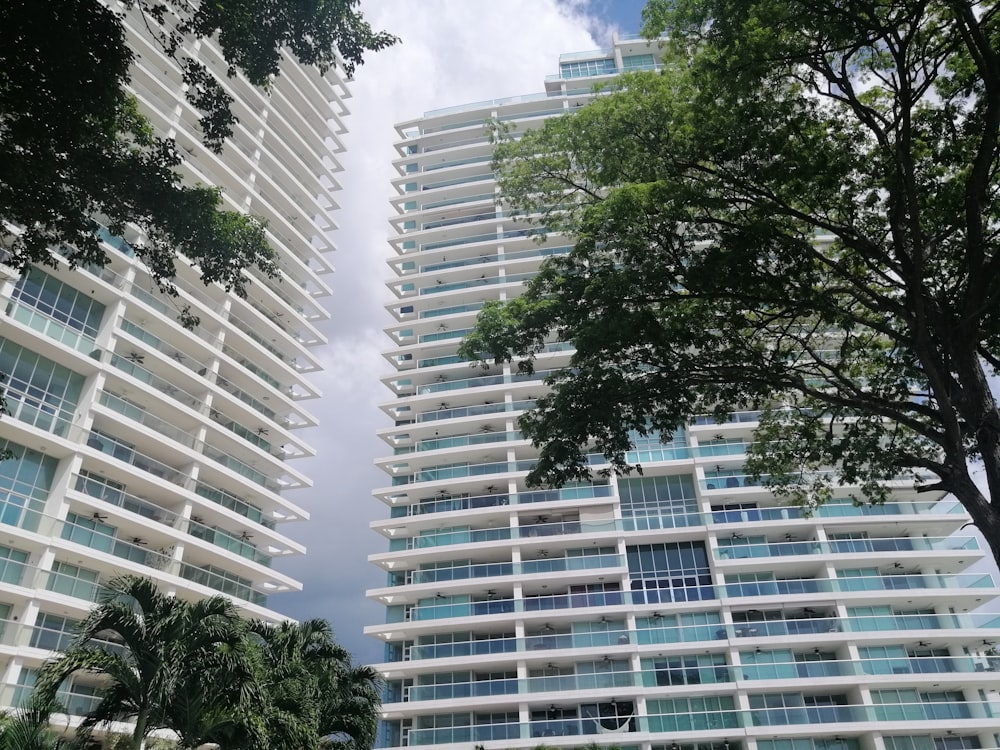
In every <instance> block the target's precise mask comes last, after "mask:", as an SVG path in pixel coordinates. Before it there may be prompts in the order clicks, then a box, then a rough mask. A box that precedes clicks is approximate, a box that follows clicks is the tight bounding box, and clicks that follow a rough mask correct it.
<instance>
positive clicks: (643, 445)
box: [628, 430, 688, 451]
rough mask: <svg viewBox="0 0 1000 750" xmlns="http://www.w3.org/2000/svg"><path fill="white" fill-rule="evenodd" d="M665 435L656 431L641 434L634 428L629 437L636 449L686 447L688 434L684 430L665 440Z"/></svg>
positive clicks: (649, 449)
mask: <svg viewBox="0 0 1000 750" xmlns="http://www.w3.org/2000/svg"><path fill="white" fill-rule="evenodd" d="M663 437H664V436H663V435H661V434H660V433H659V432H654V433H652V434H650V435H645V436H643V435H640V434H639V433H638V432H636V431H635V430H632V431H630V432H629V434H628V439H629V441H631V443H632V445H633V448H632V450H634V451H654V450H659V449H661V448H684V447H686V446H687V444H688V441H687V434H686V433H685V432H684V430H677V431H676V432H675V433H674V434H673V435H670V436H669V439H667V440H664V439H663Z"/></svg>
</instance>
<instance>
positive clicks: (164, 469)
mask: <svg viewBox="0 0 1000 750" xmlns="http://www.w3.org/2000/svg"><path fill="white" fill-rule="evenodd" d="M87 445H88V446H90V447H91V448H94V449H96V450H98V451H100V452H101V453H105V454H107V455H109V456H112V457H113V458H116V459H118V460H119V461H124V462H125V463H127V464H130V465H132V466H134V467H135V468H137V469H139V470H140V471H144V472H146V473H148V474H152V475H153V476H155V477H158V478H160V479H164V480H166V481H168V482H171V483H173V484H183V483H184V480H185V478H186V474H184V473H183V472H181V471H178V470H177V469H175V468H174V467H172V466H169V465H168V464H165V463H163V462H162V461H159V460H157V459H155V458H153V457H152V456H147V455H146V454H144V453H140V452H139V451H137V450H136V449H135V447H134V446H132V445H131V444H129V443H125V442H122V441H120V440H118V439H117V438H115V437H112V436H111V435H108V434H107V433H105V432H97V431H92V432H91V434H90V437H89V438H87Z"/></svg>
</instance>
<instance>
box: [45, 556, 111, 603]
mask: <svg viewBox="0 0 1000 750" xmlns="http://www.w3.org/2000/svg"><path fill="white" fill-rule="evenodd" d="M99 579H100V574H98V572H97V571H96V570H88V569H87V568H81V567H80V566H79V565H72V564H70V563H66V562H60V561H58V560H57V561H56V562H54V563H52V572H51V573H49V580H48V582H47V584H46V586H45V588H47V589H48V590H49V591H55V592H56V593H57V594H65V595H66V596H72V597H75V598H77V599H86V600H88V601H95V600H96V599H97V592H98V590H99V584H98V581H99Z"/></svg>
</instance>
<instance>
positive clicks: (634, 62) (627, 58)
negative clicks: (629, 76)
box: [622, 55, 656, 71]
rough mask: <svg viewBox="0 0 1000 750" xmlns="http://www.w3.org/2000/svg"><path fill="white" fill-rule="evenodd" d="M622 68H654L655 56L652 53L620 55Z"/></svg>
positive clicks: (627, 69)
mask: <svg viewBox="0 0 1000 750" xmlns="http://www.w3.org/2000/svg"><path fill="white" fill-rule="evenodd" d="M622 69H623V70H626V71H629V70H655V69H656V58H654V57H653V56H652V55H624V56H623V57H622Z"/></svg>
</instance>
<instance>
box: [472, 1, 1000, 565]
mask: <svg viewBox="0 0 1000 750" xmlns="http://www.w3.org/2000/svg"><path fill="white" fill-rule="evenodd" d="M644 14H645V15H644V18H645V19H646V21H647V27H646V31H647V33H648V34H650V35H652V36H656V35H659V34H661V33H665V35H666V39H667V40H668V41H667V42H666V43H665V45H664V47H663V51H664V52H665V57H664V59H663V64H662V68H661V70H659V71H658V72H646V73H635V74H629V75H624V76H622V77H621V78H620V79H619V80H618V81H617V82H616V83H615V84H614V85H613V87H612V90H611V91H609V92H608V93H607V94H606V95H605V96H600V97H597V98H596V99H595V100H594V101H593V102H592V103H591V104H589V105H587V106H586V107H583V108H581V109H580V110H577V111H575V112H574V113H573V114H570V115H567V116H565V117H560V118H555V119H551V120H549V121H547V122H546V123H545V125H544V127H542V128H539V129H537V130H533V131H530V132H527V133H525V134H524V135H523V137H522V138H520V139H519V140H516V141H515V140H512V139H509V138H504V136H503V133H502V132H500V133H499V135H500V139H501V143H500V144H499V145H498V147H497V151H496V160H495V165H494V166H495V168H496V170H497V172H498V179H499V183H500V186H501V191H502V194H503V195H504V197H505V199H506V200H507V201H508V202H509V203H510V204H512V205H513V206H514V207H515V208H517V209H519V210H520V211H521V212H523V213H525V214H529V215H532V216H534V217H535V219H536V220H537V221H538V222H539V223H541V224H542V225H543V226H545V227H547V228H548V229H549V231H553V230H565V231H571V232H572V233H573V234H574V235H575V246H574V247H573V249H572V251H571V252H570V253H569V254H568V255H565V256H560V257H553V258H551V259H548V260H547V261H546V262H545V263H544V264H543V267H542V270H541V272H540V274H539V275H538V276H537V277H536V278H535V279H534V280H533V281H531V282H530V283H529V284H528V286H527V290H526V292H525V294H524V295H523V296H522V297H520V298H519V299H516V300H513V301H511V302H509V303H507V304H493V305H489V306H487V307H486V309H484V310H483V312H482V314H481V315H480V318H479V322H478V326H477V329H476V331H475V332H474V333H473V334H472V335H471V336H470V337H468V338H467V340H466V341H465V342H464V344H463V349H462V351H463V353H464V354H465V356H467V357H469V358H472V359H474V358H477V357H482V358H494V359H496V360H499V361H518V362H519V366H520V367H521V368H524V369H529V370H530V369H531V368H532V366H533V361H534V359H535V357H536V356H537V355H538V354H539V353H540V352H541V351H542V346H543V345H544V343H545V342H546V341H550V340H551V339H552V338H553V337H554V338H557V339H561V340H567V341H572V342H573V343H574V344H575V347H576V353H575V354H574V355H573V358H572V361H571V364H570V366H569V367H567V368H565V369H563V370H562V371H560V372H558V373H557V374H556V375H554V376H552V377H551V378H550V383H551V386H552V390H551V392H550V393H549V394H548V395H546V396H544V397H543V398H541V399H539V401H538V405H537V408H536V409H535V410H534V411H532V412H529V413H528V414H527V415H526V416H525V417H524V418H523V419H522V422H521V427H522V429H523V430H524V432H525V433H526V434H527V435H528V436H529V437H530V438H532V439H533V440H534V441H535V443H536V444H538V445H540V446H541V448H542V451H541V457H540V460H539V462H538V465H537V468H536V469H535V470H534V471H533V472H532V475H531V477H530V478H531V479H532V480H533V481H534V482H536V483H551V484H560V483H563V482H566V481H568V480H572V479H576V478H580V477H585V476H587V475H589V468H588V461H587V453H588V452H589V451H592V450H595V449H596V450H597V451H600V452H602V453H604V454H605V456H606V457H607V458H608V460H609V461H610V464H611V467H612V469H613V470H616V471H620V472H623V471H628V470H630V469H631V468H633V467H630V466H629V465H628V462H627V461H626V451H627V450H628V449H629V447H630V438H629V434H630V431H634V432H636V433H639V434H641V435H648V434H655V433H657V432H659V433H662V434H668V435H669V434H672V432H673V431H674V429H675V428H677V427H679V426H682V425H683V424H685V423H686V422H688V421H689V420H690V419H691V417H692V416H693V415H695V414H698V413H715V414H716V415H718V416H720V417H721V416H723V415H724V414H726V413H727V412H730V411H732V410H737V409H746V408H761V409H763V410H764V414H763V415H762V417H761V424H760V428H759V429H758V431H757V435H756V441H755V443H754V446H753V448H752V450H751V454H750V457H749V460H748V464H747V465H748V469H749V471H750V472H751V473H754V474H757V475H761V474H768V475H769V476H770V480H769V481H770V483H771V485H772V486H774V487H775V488H776V489H777V490H778V491H779V492H783V493H785V494H787V495H789V496H791V497H792V498H793V499H795V500H797V501H799V502H802V503H805V504H807V505H813V504H815V503H819V502H822V501H823V500H825V499H827V498H828V497H830V496H831V494H832V493H833V491H834V487H835V486H836V485H837V483H838V482H841V483H844V484H850V485H859V486H860V487H861V488H862V492H861V493H860V494H859V496H858V498H857V499H858V500H859V501H876V502H877V501H880V500H883V499H884V497H885V489H884V487H883V484H882V483H883V482H884V481H885V480H888V479H892V478H896V477H899V476H900V475H902V476H911V477H913V478H914V481H915V483H916V484H917V485H918V489H920V490H924V491H941V490H943V491H947V492H951V493H954V495H955V496H956V497H957V498H958V499H959V500H960V501H961V502H962V504H963V505H964V506H965V507H966V509H967V510H968V511H969V512H970V514H971V515H972V518H973V519H974V521H975V523H976V525H977V526H978V527H979V528H980V529H981V530H982V531H983V532H984V533H985V535H986V537H987V539H988V540H989V542H990V544H991V546H992V549H993V553H994V556H995V557H996V558H997V559H998V560H1000V412H998V409H997V403H996V400H995V398H994V396H993V394H992V393H991V390H990V385H989V376H990V369H991V368H995V367H996V366H997V365H998V364H1000V356H998V352H1000V252H998V247H997V232H998V230H1000V221H998V219H1000V216H998V208H1000V206H998V202H997V189H998V181H997V167H998V140H997V134H998V126H1000V55H998V52H997V50H998V47H1000V16H998V14H1000V8H998V7H997V6H996V4H994V3H986V2H973V1H972V0H949V1H936V0H900V2H894V3H882V2H874V0H852V1H851V2H846V3H844V2H832V1H827V0H752V1H749V2H747V1H745V0H672V1H668V0H652V2H650V3H649V4H648V5H647V7H646V9H645V11H644ZM970 458H972V459H978V460H980V461H981V462H982V466H983V469H984V471H985V475H986V478H987V482H988V492H986V493H984V492H982V491H980V489H979V488H978V487H977V486H976V484H975V482H974V481H973V478H972V476H971V472H970V466H969V459H970ZM829 467H836V470H837V478H832V477H831V475H830V473H829V472H827V471H825V469H827V468H829Z"/></svg>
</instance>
